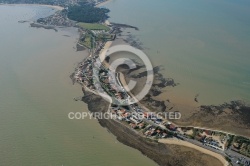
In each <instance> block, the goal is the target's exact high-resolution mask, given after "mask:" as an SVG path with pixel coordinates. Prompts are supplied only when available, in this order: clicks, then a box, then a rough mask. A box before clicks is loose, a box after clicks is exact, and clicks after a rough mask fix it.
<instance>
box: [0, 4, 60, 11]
mask: <svg viewBox="0 0 250 166" xmlns="http://www.w3.org/2000/svg"><path fill="white" fill-rule="evenodd" d="M0 5H1V6H17V5H18V6H44V7H49V8H53V9H56V10H63V9H64V7H62V6H56V5H43V4H33V3H32V4H28V3H27V4H26V3H25V4H19V3H13V4H9V3H5V4H0Z"/></svg>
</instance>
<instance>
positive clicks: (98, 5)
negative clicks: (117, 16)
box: [95, 0, 112, 7]
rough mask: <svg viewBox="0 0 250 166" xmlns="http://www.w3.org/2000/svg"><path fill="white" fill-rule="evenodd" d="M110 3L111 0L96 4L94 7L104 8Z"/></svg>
mask: <svg viewBox="0 0 250 166" xmlns="http://www.w3.org/2000/svg"><path fill="white" fill-rule="evenodd" d="M111 1H112V0H107V1H104V2H101V3H99V4H97V5H96V6H95V7H101V6H104V5H106V4H108V3H110V2H111Z"/></svg>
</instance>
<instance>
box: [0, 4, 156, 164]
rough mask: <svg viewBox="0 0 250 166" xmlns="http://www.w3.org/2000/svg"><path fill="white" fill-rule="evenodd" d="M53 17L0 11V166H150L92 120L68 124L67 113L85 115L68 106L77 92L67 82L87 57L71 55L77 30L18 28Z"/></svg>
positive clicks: (33, 10)
mask: <svg viewBox="0 0 250 166" xmlns="http://www.w3.org/2000/svg"><path fill="white" fill-rule="evenodd" d="M53 12H54V11H53V10H51V9H49V8H46V7H34V6H0V22H1V23H0V51H1V53H0V166H34V165H36V166H45V165H50V166H62V165H63V166H69V165H70V166H88V165H89V166H100V165H104V166H105V165H106V166H110V165H124V166H125V165H131V166H132V165H134V166H135V165H137V166H138V165H145V166H152V165H155V163H154V162H153V161H151V160H150V159H148V158H146V157H145V156H143V155H142V154H141V153H140V152H139V151H137V150H134V149H132V148H129V147H127V146H125V145H122V144H120V143H119V142H117V140H116V139H115V137H114V136H113V135H112V134H110V133H108V132H107V131H106V129H104V128H102V127H100V125H99V124H98V122H97V121H96V120H87V119H85V120H69V119H68V113H69V112H71V111H72V112H78V111H80V112H83V111H87V107H86V105H85V104H84V103H82V102H75V101H74V100H73V98H74V97H79V96H81V95H82V92H81V87H80V86H77V85H75V86H73V85H72V82H71V80H70V78H69V75H70V74H71V72H72V71H73V70H74V67H75V66H76V64H77V62H79V61H80V60H81V59H83V58H84V56H86V55H87V53H85V52H75V50H74V49H73V47H74V46H75V42H76V38H77V37H78V36H77V32H76V30H72V29H71V30H69V29H68V30H60V31H59V32H54V31H53V30H44V29H35V28H30V27H29V23H23V24H21V23H18V21H19V20H34V19H35V18H38V17H42V16H46V15H49V14H51V13H53ZM63 35H69V36H71V37H65V36H63Z"/></svg>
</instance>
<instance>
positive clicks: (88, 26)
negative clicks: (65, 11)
mask: <svg viewBox="0 0 250 166" xmlns="http://www.w3.org/2000/svg"><path fill="white" fill-rule="evenodd" d="M77 25H78V26H80V27H82V28H85V29H89V30H105V31H108V30H109V27H107V26H105V25H102V24H97V23H82V22H81V23H78V24H77Z"/></svg>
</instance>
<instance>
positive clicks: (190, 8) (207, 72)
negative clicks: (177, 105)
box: [105, 0, 250, 104]
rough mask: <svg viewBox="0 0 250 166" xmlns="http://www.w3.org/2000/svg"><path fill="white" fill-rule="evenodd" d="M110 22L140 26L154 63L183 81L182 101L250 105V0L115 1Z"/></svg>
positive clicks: (139, 34)
mask: <svg viewBox="0 0 250 166" xmlns="http://www.w3.org/2000/svg"><path fill="white" fill-rule="evenodd" d="M105 7H107V8H109V9H110V10H111V12H110V16H111V18H110V21H111V22H119V23H126V24H130V25H134V26H137V27H138V28H139V29H140V31H138V32H135V31H132V30H131V32H132V33H133V34H135V35H136V36H137V37H138V38H139V39H140V40H141V41H142V42H143V44H144V47H145V48H148V49H146V50H145V52H146V53H147V54H148V55H149V57H150V58H151V60H152V62H153V64H154V65H164V67H165V71H163V73H164V74H165V75H166V76H167V77H171V78H174V79H175V81H176V82H178V83H180V85H179V86H178V87H175V88H167V91H171V94H175V95H177V96H178V97H179V98H180V101H183V99H184V100H186V99H190V98H191V99H192V101H193V99H194V96H195V95H196V94H199V98H198V99H199V102H200V103H202V104H220V103H223V102H225V101H230V100H237V99H240V100H244V101H246V102H248V103H250V67H249V66H250V47H249V46H250V1H248V0H238V1H233V0H221V1H218V0H190V1H186V0H174V1H173V0H157V1H152V0H113V1H111V2H110V3H108V4H106V5H105Z"/></svg>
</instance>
